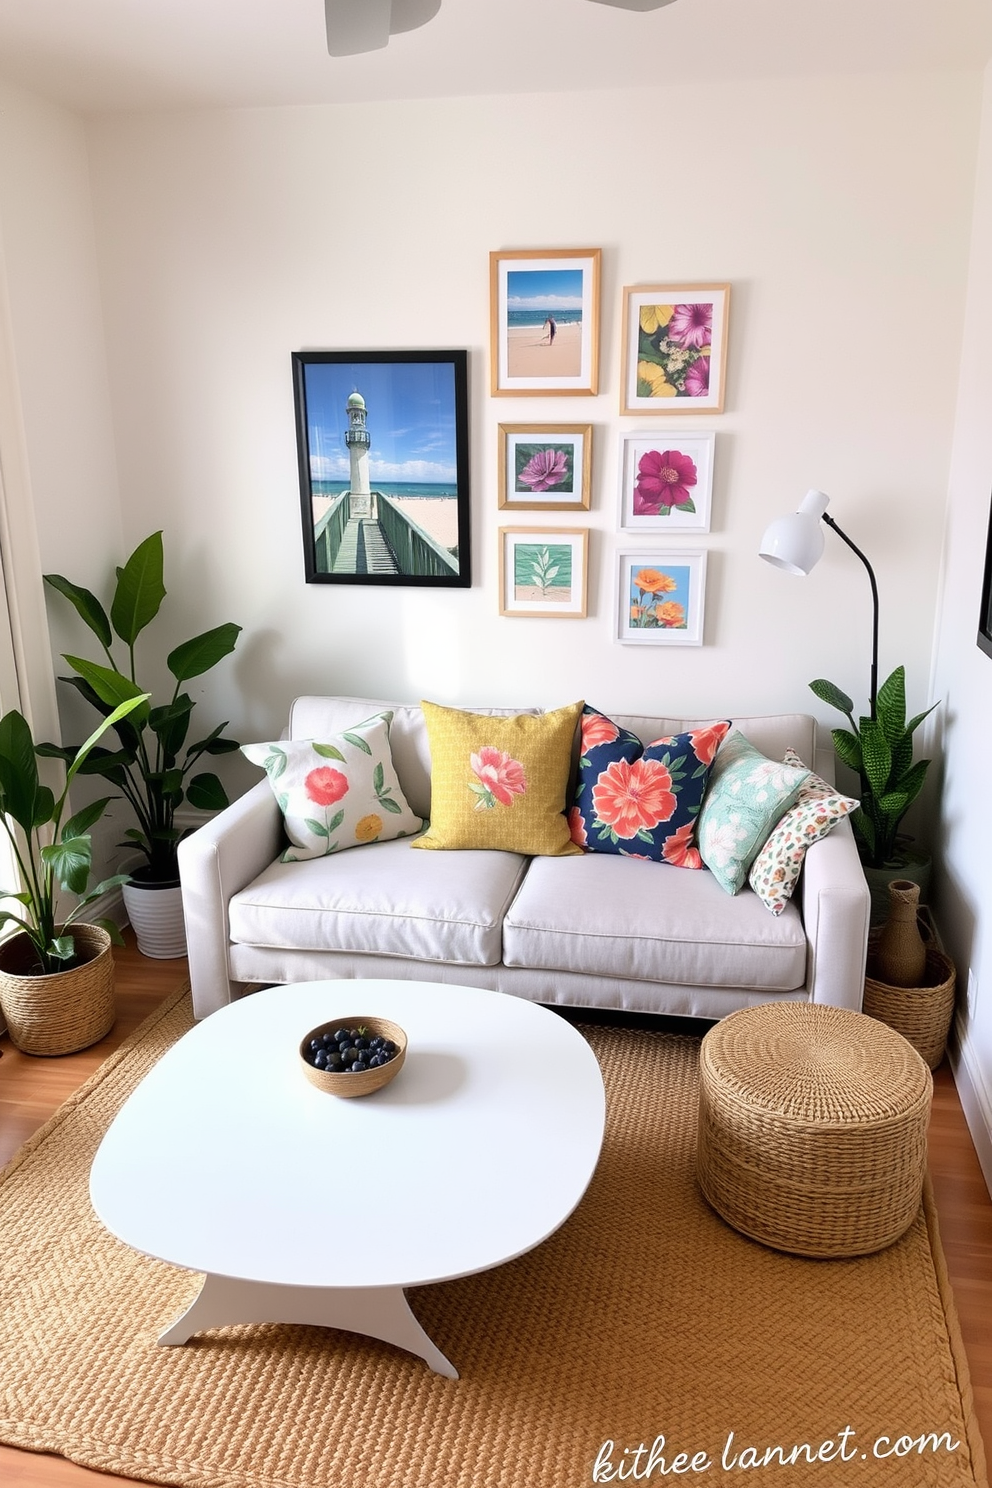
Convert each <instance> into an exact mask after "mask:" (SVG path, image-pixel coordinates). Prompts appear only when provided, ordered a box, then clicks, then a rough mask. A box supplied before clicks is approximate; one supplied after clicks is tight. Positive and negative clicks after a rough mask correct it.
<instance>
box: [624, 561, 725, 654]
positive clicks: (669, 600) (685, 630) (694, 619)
mask: <svg viewBox="0 0 992 1488" xmlns="http://www.w3.org/2000/svg"><path fill="white" fill-rule="evenodd" d="M619 561H620V570H619V582H618V587H617V639H618V640H620V641H622V642H624V643H626V644H629V645H638V646H701V645H702V644H703V601H704V598H705V593H706V554H705V553H703V552H691V553H690V552H684V553H672V552H667V553H659V552H652V551H651V550H650V549H644V550H642V551H641V552H638V553H630V552H628V553H621V554H620V555H619Z"/></svg>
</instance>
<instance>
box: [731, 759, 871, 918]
mask: <svg viewBox="0 0 992 1488" xmlns="http://www.w3.org/2000/svg"><path fill="white" fill-rule="evenodd" d="M785 763H786V764H787V765H797V766H798V767H799V768H800V769H805V768H806V767H805V765H804V764H803V762H802V760H801V759H800V758H799V756H798V754H797V753H796V751H795V750H794V749H787V750H786V751H785ZM860 804H861V803H860V802H859V801H857V800H856V799H855V798H854V797H853V796H842V795H841V794H840V792H839V791H838V790H837V788H836V787H835V786H832V785H828V784H827V782H826V781H825V780H821V779H820V777H819V775H814V774H812V773H810V775H809V776H808V778H807V780H806V783H805V784H804V785H802V786H801V787H800V789H799V796H798V799H797V800H796V804H795V805H794V806H793V807H792V809H791V811H787V812H786V813H785V815H784V816H783V818H782V820H781V821H780V822H779V824H778V826H777V827H775V828H774V830H773V831H772V834H771V836H770V837H769V838H768V840H767V842H766V843H765V845H764V847H763V848H762V849H761V851H760V852H759V853H758V856H757V857H756V858H755V860H754V862H753V863H752V864H751V871H750V873H749V874H748V880H747V881H748V883H749V884H750V885H751V887H752V889H753V890H754V892H755V893H756V894H757V896H758V898H759V899H760V900H761V902H762V904H764V905H765V907H766V908H767V909H770V910H771V912H772V914H773V915H780V914H781V913H782V911H783V909H784V908H785V906H786V905H787V904H788V902H789V900H790V899H791V898H792V891H793V889H794V888H795V887H796V884H797V882H798V880H799V874H800V871H801V869H802V866H803V859H804V858H805V856H806V849H807V848H808V847H811V846H812V844H813V843H814V842H819V840H820V838H821V837H826V835H827V833H828V832H832V831H833V829H834V827H835V826H836V825H837V823H838V822H839V821H842V820H843V819H844V817H845V816H847V815H848V814H849V813H850V812H852V811H856V810H857V809H858V806H859V805H860Z"/></svg>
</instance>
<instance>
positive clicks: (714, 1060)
mask: <svg viewBox="0 0 992 1488" xmlns="http://www.w3.org/2000/svg"><path fill="white" fill-rule="evenodd" d="M932 1090H933V1081H932V1077H931V1075H930V1071H929V1069H928V1068H927V1066H926V1064H925V1063H924V1061H923V1060H922V1059H921V1058H920V1056H919V1054H918V1053H917V1052H916V1050H915V1049H914V1048H913V1047H912V1045H911V1044H909V1043H908V1042H907V1040H906V1039H904V1038H903V1037H902V1035H901V1034H899V1033H896V1032H895V1031H894V1030H893V1029H891V1028H888V1027H886V1026H885V1024H883V1023H879V1022H877V1021H876V1020H875V1019H874V1018H869V1017H866V1016H865V1015H864V1014H863V1013H852V1012H847V1011H845V1010H844V1009H842V1008H835V1007H826V1006H823V1005H821V1004H818V1003H803V1002H789V1003H764V1004H762V1005H761V1006H760V1007H754V1008H744V1009H742V1010H741V1011H740V1012H736V1013H731V1014H730V1015H729V1016H728V1017H726V1018H724V1019H723V1020H722V1022H720V1023H717V1024H715V1025H714V1027H713V1028H711V1029H710V1031H709V1032H708V1033H707V1034H706V1036H705V1038H704V1039H703V1041H702V1047H701V1049H700V1058H699V1132H698V1136H699V1141H698V1149H697V1157H696V1162H697V1175H698V1178H699V1185H700V1187H701V1189H702V1191H703V1193H704V1194H705V1196H706V1198H707V1199H708V1200H709V1202H710V1204H712V1206H713V1208H714V1209H715V1210H716V1212H717V1213H718V1214H719V1215H721V1216H722V1218H723V1219H725V1220H726V1221H727V1223H728V1224H730V1225H733V1227H734V1229H736V1230H740V1231H741V1232H742V1234H745V1235H749V1236H750V1237H751V1238H752V1239H754V1240H760V1241H762V1242H763V1243H764V1244H765V1245H771V1246H774V1247H775V1249H776V1250H785V1251H789V1252H791V1253H792V1254H794V1255H803V1256H820V1257H840V1256H856V1255H868V1254H869V1253H870V1252H872V1251H875V1250H882V1249H884V1247H885V1246H887V1245H891V1244H892V1242H893V1241H894V1240H898V1238H899V1236H900V1235H902V1234H903V1233H904V1231H905V1230H907V1229H908V1228H909V1226H910V1224H911V1223H912V1222H913V1219H914V1218H915V1217H916V1214H917V1212H918V1210H919V1207H920V1200H921V1196H922V1192H923V1178H924V1172H925V1168H926V1142H927V1124H928V1121H929V1115H930V1099H931V1095H932Z"/></svg>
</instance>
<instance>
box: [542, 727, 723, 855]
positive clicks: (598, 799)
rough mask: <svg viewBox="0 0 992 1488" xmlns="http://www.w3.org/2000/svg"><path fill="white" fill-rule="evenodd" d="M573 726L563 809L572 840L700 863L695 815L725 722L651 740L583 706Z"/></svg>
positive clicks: (592, 847)
mask: <svg viewBox="0 0 992 1488" xmlns="http://www.w3.org/2000/svg"><path fill="white" fill-rule="evenodd" d="M579 723H580V728H581V730H582V754H581V757H580V759H579V779H578V785H577V787H576V791H575V801H574V804H573V805H572V809H571V810H570V812H569V814H568V822H569V828H570V830H571V834H572V841H573V842H577V843H578V845H579V846H580V847H581V848H583V849H584V850H585V851H586V852H601V853H619V854H620V855H621V856H622V857H627V858H647V859H648V860H649V861H650V862H652V863H672V864H674V865H675V866H676V867H678V868H702V866H703V860H702V858H701V857H700V855H699V851H698V849H697V848H696V846H695V833H696V818H697V817H698V815H699V808H700V806H701V805H702V800H703V793H704V792H705V790H706V783H707V780H708V779H709V773H710V766H711V765H712V763H713V760H714V758H715V756H716V751H717V747H718V745H719V744H720V741H721V740H722V739H723V738H724V736H725V735H726V733H727V732H728V731H729V729H730V720H729V719H723V720H721V721H720V722H718V723H710V724H706V725H705V726H704V727H702V728H698V729H691V730H690V731H689V732H688V733H685V734H673V735H672V736H671V737H670V738H667V739H655V740H654V742H653V743H651V744H642V743H641V741H640V739H639V738H638V737H637V735H636V734H632V733H631V732H630V731H629V730H628V729H624V728H621V727H620V725H619V724H616V723H614V722H613V721H612V719H610V718H607V717H606V715H605V714H604V713H599V712H597V710H596V709H595V708H590V707H589V706H588V704H587V705H586V707H585V708H584V709H583V712H582V717H581V719H580V720H579Z"/></svg>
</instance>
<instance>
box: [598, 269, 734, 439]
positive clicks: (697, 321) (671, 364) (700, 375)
mask: <svg viewBox="0 0 992 1488" xmlns="http://www.w3.org/2000/svg"><path fill="white" fill-rule="evenodd" d="M729 308H730V285H729V284H674V285H673V284H649V285H645V286H644V287H637V288H633V289H625V290H624V292H623V374H622V380H621V390H620V412H621V413H650V414H658V413H675V414H684V413H722V412H723V390H724V382H725V380H726V370H727V316H728V311H729Z"/></svg>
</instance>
